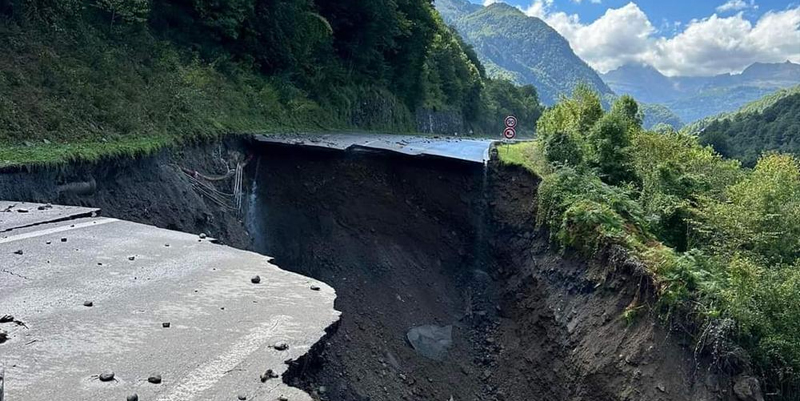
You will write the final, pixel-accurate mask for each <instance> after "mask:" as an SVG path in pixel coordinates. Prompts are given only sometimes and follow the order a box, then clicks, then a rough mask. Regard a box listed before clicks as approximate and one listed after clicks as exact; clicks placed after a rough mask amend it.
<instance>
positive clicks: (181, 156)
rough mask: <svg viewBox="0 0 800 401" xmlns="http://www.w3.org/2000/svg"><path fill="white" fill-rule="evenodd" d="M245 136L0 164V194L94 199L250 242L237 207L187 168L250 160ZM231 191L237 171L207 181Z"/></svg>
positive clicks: (120, 212)
mask: <svg viewBox="0 0 800 401" xmlns="http://www.w3.org/2000/svg"><path fill="white" fill-rule="evenodd" d="M245 161H246V155H245V147H244V143H243V142H241V141H238V140H231V141H226V142H219V143H214V144H209V145H205V146H196V147H190V148H184V149H180V150H176V149H165V150H162V151H160V152H158V153H156V154H153V155H151V156H147V157H142V158H137V159H129V158H119V159H106V160H103V161H101V162H96V163H75V164H70V165H65V166H61V167H58V168H45V167H42V168H30V169H28V168H19V169H13V170H5V171H3V170H0V198H2V199H3V200H9V201H26V202H41V203H47V202H50V203H57V204H64V205H76V206H91V207H97V208H100V209H101V212H102V214H103V215H104V216H107V217H115V218H122V219H127V220H131V221H134V222H139V223H146V224H152V225H155V226H158V227H161V228H167V229H171V230H180V231H185V232H190V233H197V234H199V233H206V234H208V235H210V236H212V237H215V238H219V239H221V240H222V241H224V242H225V243H226V244H229V245H232V246H235V247H238V248H242V249H249V248H250V247H251V240H250V238H249V236H248V234H247V232H246V231H245V230H244V226H243V225H242V223H241V221H239V218H238V217H237V214H236V212H235V211H231V210H229V209H227V208H224V207H220V206H219V205H218V204H216V203H215V202H213V201H211V200H210V199H209V198H207V197H204V196H202V195H200V193H199V192H197V191H196V190H195V186H196V182H197V181H195V180H193V179H192V178H190V177H189V175H188V174H187V173H186V172H185V171H184V170H183V169H186V171H189V172H193V171H197V172H200V173H204V174H207V175H213V176H214V177H223V176H227V175H228V174H229V173H230V172H232V170H233V169H235V168H236V164H237V162H245ZM206 183H208V184H211V185H213V186H214V187H215V188H217V189H218V190H219V191H221V192H225V193H231V192H233V177H232V176H230V177H228V178H227V179H224V180H220V181H217V182H206Z"/></svg>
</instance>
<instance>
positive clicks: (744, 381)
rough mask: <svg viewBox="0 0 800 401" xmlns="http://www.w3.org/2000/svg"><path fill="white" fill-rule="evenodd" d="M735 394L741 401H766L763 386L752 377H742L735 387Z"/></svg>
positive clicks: (738, 379) (737, 380)
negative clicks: (762, 390)
mask: <svg viewBox="0 0 800 401" xmlns="http://www.w3.org/2000/svg"><path fill="white" fill-rule="evenodd" d="M733 393H734V394H736V398H738V399H739V400H740V401H764V395H763V394H761V384H760V383H759V382H758V379H756V378H755V377H752V376H740V377H739V378H737V379H736V383H735V384H734V385H733Z"/></svg>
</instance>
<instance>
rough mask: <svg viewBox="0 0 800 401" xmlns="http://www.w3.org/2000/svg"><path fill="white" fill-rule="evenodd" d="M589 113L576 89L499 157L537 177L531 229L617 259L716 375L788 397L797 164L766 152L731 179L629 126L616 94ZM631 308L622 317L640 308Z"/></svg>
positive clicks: (659, 135) (794, 373) (590, 102)
mask: <svg viewBox="0 0 800 401" xmlns="http://www.w3.org/2000/svg"><path fill="white" fill-rule="evenodd" d="M599 103H600V101H599V95H597V94H593V93H592V92H591V91H589V90H588V88H585V87H584V88H578V89H577V90H576V93H575V94H574V95H573V96H572V97H571V98H566V99H562V101H561V102H560V103H559V104H557V105H556V106H554V107H552V108H550V109H548V110H546V111H545V112H544V114H543V116H542V118H541V119H540V120H539V128H538V133H539V139H538V140H537V141H536V142H530V143H522V144H516V145H509V146H503V147H501V148H500V149H499V151H498V154H499V156H500V159H501V161H502V162H504V163H509V164H515V165H521V166H523V167H525V168H527V169H529V170H531V171H533V172H534V173H536V174H537V175H539V176H540V177H541V178H542V182H541V184H540V186H539V191H538V205H539V207H538V216H537V220H538V222H539V224H541V225H543V226H544V227H546V228H548V229H549V231H550V233H551V236H552V238H553V240H554V241H556V243H558V244H559V245H561V246H562V247H564V248H566V249H574V250H577V251H579V252H580V253H582V254H584V255H586V256H592V255H600V254H603V251H604V250H607V249H608V248H609V247H611V246H621V247H623V248H624V249H627V250H628V252H629V255H630V256H631V257H632V258H635V259H638V260H639V261H640V262H641V263H642V264H643V265H644V266H646V268H647V271H648V272H649V274H650V276H651V277H652V281H653V283H654V284H655V287H656V289H657V302H656V303H655V304H654V305H649V306H650V307H651V308H652V309H653V310H654V311H655V312H657V313H658V314H659V315H660V316H662V317H663V318H664V319H665V321H666V322H667V323H668V324H670V325H671V327H673V328H674V329H675V330H682V331H684V332H686V333H687V334H688V335H691V336H693V338H694V339H695V341H696V344H697V348H698V349H699V350H701V351H702V352H704V353H706V354H707V355H710V356H711V357H712V358H713V360H714V361H715V363H716V364H717V367H718V368H721V369H730V370H732V371H735V370H739V369H752V370H753V371H754V372H755V373H756V374H758V375H760V377H761V379H762V382H763V383H764V385H765V386H766V390H767V392H769V393H774V394H776V397H775V398H774V399H781V400H789V399H796V396H797V395H798V394H800V330H799V329H800V298H798V297H797V294H800V162H799V161H798V160H797V159H796V158H794V157H793V156H790V155H785V154H778V153H768V154H766V155H764V156H762V157H761V158H760V159H759V160H758V162H757V164H756V166H755V168H754V169H752V170H748V169H744V168H742V167H741V165H740V163H739V162H738V161H735V160H726V159H724V158H723V157H722V156H720V155H719V154H718V153H716V152H715V151H714V150H713V149H712V148H710V147H708V146H703V145H701V144H700V143H699V141H698V139H697V137H695V136H693V135H689V134H686V133H679V132H676V131H674V130H671V129H664V130H662V131H660V132H651V131H647V130H644V129H642V128H641V124H642V122H641V113H640V111H639V110H638V108H637V105H636V103H635V102H634V101H633V100H632V99H631V98H629V97H622V98H620V99H619V100H617V101H616V102H615V104H614V105H613V106H612V108H611V111H609V112H606V113H604V112H602V110H600V112H599V113H598V107H599ZM637 301H642V300H641V299H638V298H637ZM637 301H634V303H633V304H632V305H630V306H629V307H628V309H627V310H626V313H625V314H624V316H621V318H624V319H626V320H631V319H633V318H634V316H635V315H636V314H637V311H640V310H643V307H645V306H647V305H641V304H639V303H638V302H637ZM733 373H735V372H733Z"/></svg>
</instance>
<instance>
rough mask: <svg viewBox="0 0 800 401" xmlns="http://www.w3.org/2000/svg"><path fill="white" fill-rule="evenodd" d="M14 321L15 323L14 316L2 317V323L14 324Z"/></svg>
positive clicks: (0, 320) (0, 319)
mask: <svg viewBox="0 0 800 401" xmlns="http://www.w3.org/2000/svg"><path fill="white" fill-rule="evenodd" d="M13 321H14V316H12V315H3V316H0V323H8V322H13Z"/></svg>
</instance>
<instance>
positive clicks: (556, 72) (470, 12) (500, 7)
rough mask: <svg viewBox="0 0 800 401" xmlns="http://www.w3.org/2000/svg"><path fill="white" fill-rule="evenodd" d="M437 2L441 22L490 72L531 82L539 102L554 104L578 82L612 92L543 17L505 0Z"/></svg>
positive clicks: (444, 0)
mask: <svg viewBox="0 0 800 401" xmlns="http://www.w3.org/2000/svg"><path fill="white" fill-rule="evenodd" d="M435 5H436V8H437V9H438V10H439V12H440V14H441V15H442V17H443V18H444V19H445V22H447V23H448V24H450V25H453V26H454V27H455V28H456V29H457V30H458V32H459V33H460V34H461V36H463V37H464V40H465V41H466V42H467V43H469V44H471V45H472V46H473V47H474V48H475V51H476V52H477V54H478V56H479V58H480V59H481V62H482V63H483V64H484V66H485V67H486V71H487V73H488V74H489V75H490V76H492V77H495V78H498V77H501V78H507V79H510V80H512V81H515V82H516V83H518V84H532V85H534V86H535V87H536V89H537V91H538V93H539V98H540V99H541V100H542V102H543V103H545V104H553V103H555V102H556V101H557V100H558V98H559V96H560V95H568V94H570V93H572V90H573V88H574V87H575V86H576V85H577V84H578V83H581V82H584V83H587V84H589V85H590V86H591V87H593V88H594V89H596V90H597V91H598V92H600V93H601V94H613V92H612V91H611V89H610V88H609V87H608V86H607V85H606V84H605V82H603V80H602V79H600V76H599V75H598V74H597V72H596V71H594V70H593V69H592V68H591V67H589V65H588V64H586V63H585V62H584V61H583V60H581V59H580V57H578V56H577V55H576V54H575V52H574V51H573V50H572V47H571V46H570V44H569V42H568V41H567V40H566V39H565V38H564V37H563V36H561V35H560V34H559V33H558V31H556V30H555V29H553V28H552V27H550V26H549V25H547V23H545V22H544V21H542V20H541V19H539V18H535V17H531V16H528V15H526V14H525V13H524V12H522V11H521V10H519V9H518V8H516V7H514V6H511V5H508V4H506V3H503V2H497V3H493V4H491V5H489V6H487V7H483V6H481V5H478V4H472V3H465V0H436V1H435Z"/></svg>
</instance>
